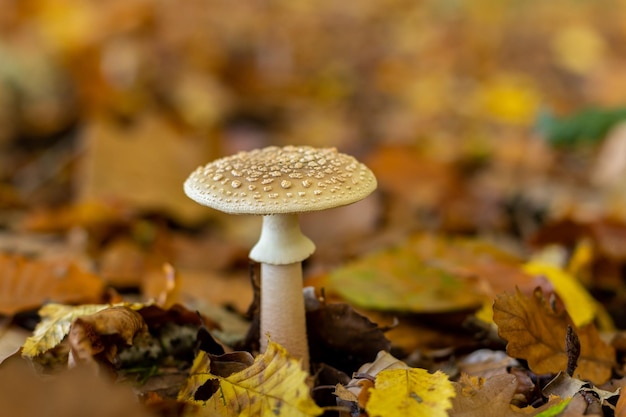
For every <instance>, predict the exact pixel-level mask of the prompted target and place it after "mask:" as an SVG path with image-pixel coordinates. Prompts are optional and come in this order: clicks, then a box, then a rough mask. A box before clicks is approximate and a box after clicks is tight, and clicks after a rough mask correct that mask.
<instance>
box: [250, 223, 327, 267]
mask: <svg viewBox="0 0 626 417" xmlns="http://www.w3.org/2000/svg"><path fill="white" fill-rule="evenodd" d="M313 252H315V244H314V243H313V242H312V241H311V239H309V238H308V237H306V236H304V235H303V234H302V231H301V230H300V223H299V221H298V215H297V214H292V213H290V214H271V215H268V216H263V226H262V229H261V237H260V238H259V241H258V242H257V243H256V245H254V247H253V248H252V250H251V251H250V259H252V260H254V261H257V262H261V263H266V264H273V265H286V264H291V263H294V262H298V263H300V262H302V261H303V260H305V259H306V258H308V257H309V256H311V254H312V253H313Z"/></svg>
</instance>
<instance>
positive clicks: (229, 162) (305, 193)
mask: <svg viewBox="0 0 626 417" xmlns="http://www.w3.org/2000/svg"><path fill="white" fill-rule="evenodd" d="M375 188H376V177H375V176H374V174H373V173H372V171H370V169H368V168H367V167H366V166H365V165H364V164H362V163H360V162H358V161H357V160H356V159H355V158H354V157H352V156H350V155H346V154H343V153H339V152H338V151H337V149H335V148H313V147H310V146H285V147H277V146H270V147H266V148H263V149H256V150H252V151H245V152H239V153H237V154H235V155H232V156H227V157H224V158H221V159H218V160H215V161H213V162H211V163H209V164H207V165H206V166H203V167H199V168H197V169H196V170H195V171H194V172H193V173H192V174H191V175H190V176H189V178H188V179H187V180H186V181H185V184H184V189H185V193H186V194H187V196H189V197H190V198H191V199H193V200H195V201H196V202H198V203H200V204H203V205H205V206H209V207H212V208H214V209H216V210H220V211H223V212H226V213H231V214H255V215H262V216H263V226H262V230H261V237H260V239H259V241H258V242H257V244H256V245H255V246H254V247H253V248H252V250H251V252H250V258H251V259H252V260H254V261H256V262H259V263H260V264H261V312H260V314H261V348H262V350H265V348H266V347H267V337H266V336H267V335H269V336H270V337H271V338H272V340H273V341H275V342H278V343H279V344H281V345H282V346H284V347H285V348H286V349H287V351H288V352H289V353H290V354H291V355H293V356H295V357H299V358H301V359H302V363H303V366H304V367H305V368H308V362H309V352H308V342H307V335H306V322H305V309H304V299H303V295H302V264H301V263H302V261H303V260H305V259H306V258H308V257H309V256H310V255H311V254H312V253H313V252H314V251H315V245H314V244H313V242H312V241H311V240H310V239H309V238H307V237H306V236H304V235H303V234H302V232H301V230H300V225H299V221H298V214H299V213H303V212H308V211H317V210H325V209H329V208H333V207H339V206H344V205H347V204H351V203H354V202H356V201H359V200H361V199H363V198H364V197H366V196H367V195H369V194H370V193H371V192H372V191H374V189H375Z"/></svg>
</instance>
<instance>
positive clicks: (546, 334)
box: [493, 289, 615, 384]
mask: <svg viewBox="0 0 626 417" xmlns="http://www.w3.org/2000/svg"><path fill="white" fill-rule="evenodd" d="M493 309H494V322H495V323H496V325H497V326H498V334H499V335H500V337H502V338H503V339H505V340H506V341H507V347H506V350H507V353H508V354H509V355H510V356H512V357H514V358H518V359H525V360H527V361H528V366H529V368H530V369H531V370H532V371H533V372H535V373H537V374H546V373H558V372H560V371H563V370H565V369H566V368H567V353H566V346H565V338H566V334H567V326H568V325H569V326H572V327H573V328H574V329H575V330H576V333H577V334H578V337H579V339H580V345H581V354H580V357H579V360H578V367H577V368H576V371H575V373H574V375H575V376H576V377H579V378H581V379H588V380H590V381H592V382H594V383H595V384H602V383H604V382H606V381H607V380H608V379H609V377H610V376H611V371H612V368H613V365H614V364H615V350H614V348H613V347H611V346H609V345H608V344H606V343H605V342H604V341H603V340H602V339H601V338H600V335H599V333H598V331H597V330H596V328H595V326H594V325H593V323H591V324H588V325H585V326H583V327H576V326H575V325H574V323H573V322H572V319H571V318H570V316H569V315H568V314H567V311H565V310H561V311H555V310H554V309H553V308H552V307H551V306H550V305H549V301H548V300H546V299H545V297H544V294H543V292H542V291H541V289H537V290H535V292H534V293H533V295H532V296H531V297H527V296H525V295H523V294H522V293H521V292H520V291H517V292H516V294H514V295H511V294H504V295H500V296H498V297H497V298H496V301H495V303H494V306H493Z"/></svg>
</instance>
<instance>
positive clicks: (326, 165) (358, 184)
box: [184, 146, 376, 215]
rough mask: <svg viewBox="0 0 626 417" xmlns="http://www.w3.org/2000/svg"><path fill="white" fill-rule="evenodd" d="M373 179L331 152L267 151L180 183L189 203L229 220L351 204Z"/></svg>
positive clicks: (232, 159) (230, 159) (213, 166)
mask: <svg viewBox="0 0 626 417" xmlns="http://www.w3.org/2000/svg"><path fill="white" fill-rule="evenodd" d="M375 188H376V177H375V176H374V174H373V173H372V171H370V169H369V168H367V167H366V166H365V165H364V164H362V163H360V162H358V161H357V160H356V159H355V158H354V157H352V156H350V155H346V154H343V153H339V152H337V149H335V148H313V147H310V146H285V147H277V146H270V147H267V148H263V149H257V150H252V151H247V152H239V153H237V154H235V155H232V156H227V157H224V158H221V159H218V160H215V161H213V162H211V163H209V164H207V165H206V166H204V167H199V168H198V169H196V170H195V171H194V172H193V173H192V174H191V175H190V176H189V178H188V179H187V181H185V184H184V189H185V193H186V194H187V196H189V198H191V199H192V200H194V201H196V202H198V203H200V204H202V205H205V206H209V207H212V208H214V209H216V210H220V211H223V212H226V213H231V214H257V215H270V214H286V213H302V212H307V211H317V210H325V209H329V208H333V207H339V206H343V205H347V204H351V203H354V202H356V201H359V200H361V199H363V198H365V197H366V196H367V195H369V194H370V193H371V192H372V191H374V189H375Z"/></svg>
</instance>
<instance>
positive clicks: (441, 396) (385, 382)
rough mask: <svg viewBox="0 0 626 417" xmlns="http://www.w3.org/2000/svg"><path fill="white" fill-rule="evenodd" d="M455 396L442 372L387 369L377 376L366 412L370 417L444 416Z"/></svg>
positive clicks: (416, 369) (450, 384)
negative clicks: (402, 416) (404, 416)
mask: <svg viewBox="0 0 626 417" xmlns="http://www.w3.org/2000/svg"><path fill="white" fill-rule="evenodd" d="M454 395H455V392H454V387H453V386H452V383H451V382H450V380H449V379H448V377H447V375H446V374H444V373H443V372H441V371H437V372H435V373H433V374H431V373H429V372H428V371H427V370H425V369H418V368H409V369H387V370H383V371H381V372H379V373H378V374H377V375H376V382H375V385H374V388H371V389H370V398H369V401H368V402H367V405H366V407H365V410H366V411H367V413H368V415H369V416H370V417H386V416H401V415H410V416H416V417H420V416H423V417H444V416H447V415H448V413H447V411H446V410H448V409H449V408H451V407H452V403H451V402H450V398H452V397H454Z"/></svg>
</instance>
